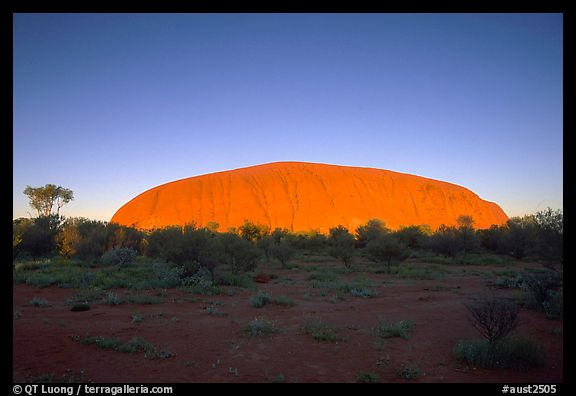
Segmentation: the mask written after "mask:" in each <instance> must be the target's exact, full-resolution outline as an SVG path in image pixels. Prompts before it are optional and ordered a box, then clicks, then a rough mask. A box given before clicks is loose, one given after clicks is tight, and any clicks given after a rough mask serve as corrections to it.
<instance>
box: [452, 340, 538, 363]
mask: <svg viewBox="0 0 576 396" xmlns="http://www.w3.org/2000/svg"><path fill="white" fill-rule="evenodd" d="M454 355H455V357H456V359H457V360H458V361H460V362H463V363H466V364H468V365H470V366H473V367H481V368H487V369H496V368H502V369H504V368H506V369H514V370H519V371H525V370H529V369H531V368H534V367H538V366H541V365H542V364H543V359H544V358H543V356H544V355H543V351H542V348H541V347H540V345H539V344H538V343H537V342H536V341H534V340H532V339H530V338H513V337H507V338H503V339H500V340H499V341H498V342H496V343H492V344H491V343H490V342H488V340H463V341H460V342H458V343H457V344H456V346H455V347H454Z"/></svg>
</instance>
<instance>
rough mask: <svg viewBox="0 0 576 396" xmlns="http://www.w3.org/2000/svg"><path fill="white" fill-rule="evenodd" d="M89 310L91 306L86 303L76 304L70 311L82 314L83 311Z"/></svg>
mask: <svg viewBox="0 0 576 396" xmlns="http://www.w3.org/2000/svg"><path fill="white" fill-rule="evenodd" d="M88 310H90V305H89V304H88V303H85V302H82V303H75V304H74V305H72V307H71V308H70V311H73V312H81V311H88Z"/></svg>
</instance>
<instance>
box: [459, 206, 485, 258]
mask: <svg viewBox="0 0 576 396" xmlns="http://www.w3.org/2000/svg"><path fill="white" fill-rule="evenodd" d="M456 223H457V224H458V228H457V231H456V242H457V244H458V250H460V251H463V252H464V254H466V253H470V252H475V251H477V250H478V249H480V237H479V235H478V234H477V233H476V230H475V229H474V219H473V218H472V216H470V215H460V216H458V218H457V219H456Z"/></svg>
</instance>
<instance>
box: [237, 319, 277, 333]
mask: <svg viewBox="0 0 576 396" xmlns="http://www.w3.org/2000/svg"><path fill="white" fill-rule="evenodd" d="M277 331H278V329H277V328H276V323H275V322H273V321H271V320H267V319H264V318H262V317H256V318H254V319H253V320H251V321H250V322H249V323H248V325H246V327H245V328H244V333H246V334H247V335H249V336H251V337H265V336H269V335H272V334H274V333H276V332H277Z"/></svg>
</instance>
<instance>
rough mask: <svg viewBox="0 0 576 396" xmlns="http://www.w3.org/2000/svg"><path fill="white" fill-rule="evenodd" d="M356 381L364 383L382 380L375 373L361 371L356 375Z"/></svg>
mask: <svg viewBox="0 0 576 396" xmlns="http://www.w3.org/2000/svg"><path fill="white" fill-rule="evenodd" d="M356 382H358V383H362V384H377V383H379V382H380V379H379V378H378V375H376V374H374V373H364V372H360V373H358V375H357V376H356Z"/></svg>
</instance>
